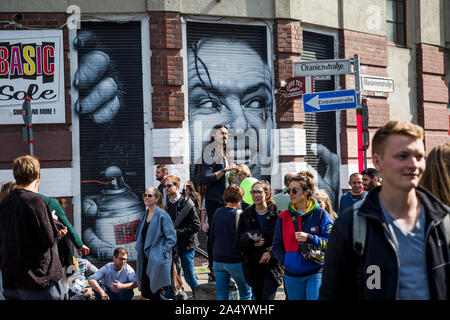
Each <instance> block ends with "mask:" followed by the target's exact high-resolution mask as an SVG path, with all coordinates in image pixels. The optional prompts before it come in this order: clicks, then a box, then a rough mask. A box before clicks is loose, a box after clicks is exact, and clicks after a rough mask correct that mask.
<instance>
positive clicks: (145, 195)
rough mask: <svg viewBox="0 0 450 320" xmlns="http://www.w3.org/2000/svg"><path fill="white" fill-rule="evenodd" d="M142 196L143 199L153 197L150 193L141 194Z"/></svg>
mask: <svg viewBox="0 0 450 320" xmlns="http://www.w3.org/2000/svg"><path fill="white" fill-rule="evenodd" d="M142 196H143V197H144V198H153V197H154V195H152V194H151V193H148V194H147V193H143V194H142Z"/></svg>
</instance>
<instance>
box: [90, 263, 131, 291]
mask: <svg viewBox="0 0 450 320" xmlns="http://www.w3.org/2000/svg"><path fill="white" fill-rule="evenodd" d="M89 279H95V280H97V281H102V283H103V284H104V285H105V287H107V288H109V287H110V286H111V284H113V283H116V280H117V281H119V282H120V283H123V284H125V283H129V282H137V281H138V280H137V277H136V273H135V272H134V270H133V268H132V267H131V266H130V265H128V264H125V266H124V267H123V268H122V270H119V271H116V270H114V263H113V262H110V263H108V264H106V265H104V266H103V267H102V268H100V270H98V271H97V272H96V273H95V274H94V275H93V276H91V277H90V278H89Z"/></svg>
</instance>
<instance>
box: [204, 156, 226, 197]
mask: <svg viewBox="0 0 450 320" xmlns="http://www.w3.org/2000/svg"><path fill="white" fill-rule="evenodd" d="M213 158H214V152H211V158H208V159H204V158H203V161H202V183H203V184H205V185H206V192H205V200H206V201H216V202H219V203H223V204H224V203H225V201H224V200H223V193H224V191H225V187H226V177H225V175H223V176H222V177H221V178H220V179H219V180H217V178H216V174H215V173H216V172H217V171H220V170H222V169H224V168H225V166H224V163H223V162H221V161H223V160H222V159H220V161H219V159H216V160H215V161H214V162H213V160H212V159H213ZM211 162H213V163H211Z"/></svg>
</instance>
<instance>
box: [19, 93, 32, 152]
mask: <svg viewBox="0 0 450 320" xmlns="http://www.w3.org/2000/svg"><path fill="white" fill-rule="evenodd" d="M22 118H23V122H24V123H25V128H24V130H23V133H24V140H25V142H27V143H28V144H29V145H30V156H34V145H33V143H34V140H33V122H32V119H31V118H32V111H31V98H30V97H25V101H24V102H23V105H22Z"/></svg>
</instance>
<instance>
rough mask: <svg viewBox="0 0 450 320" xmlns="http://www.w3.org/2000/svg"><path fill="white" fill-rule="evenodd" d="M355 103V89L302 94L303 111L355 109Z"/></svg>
mask: <svg viewBox="0 0 450 320" xmlns="http://www.w3.org/2000/svg"><path fill="white" fill-rule="evenodd" d="M356 105H357V103H356V91H355V90H354V89H351V90H340V91H324V92H315V93H306V94H303V108H304V110H305V112H323V111H335V110H341V109H355V108H356Z"/></svg>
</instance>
